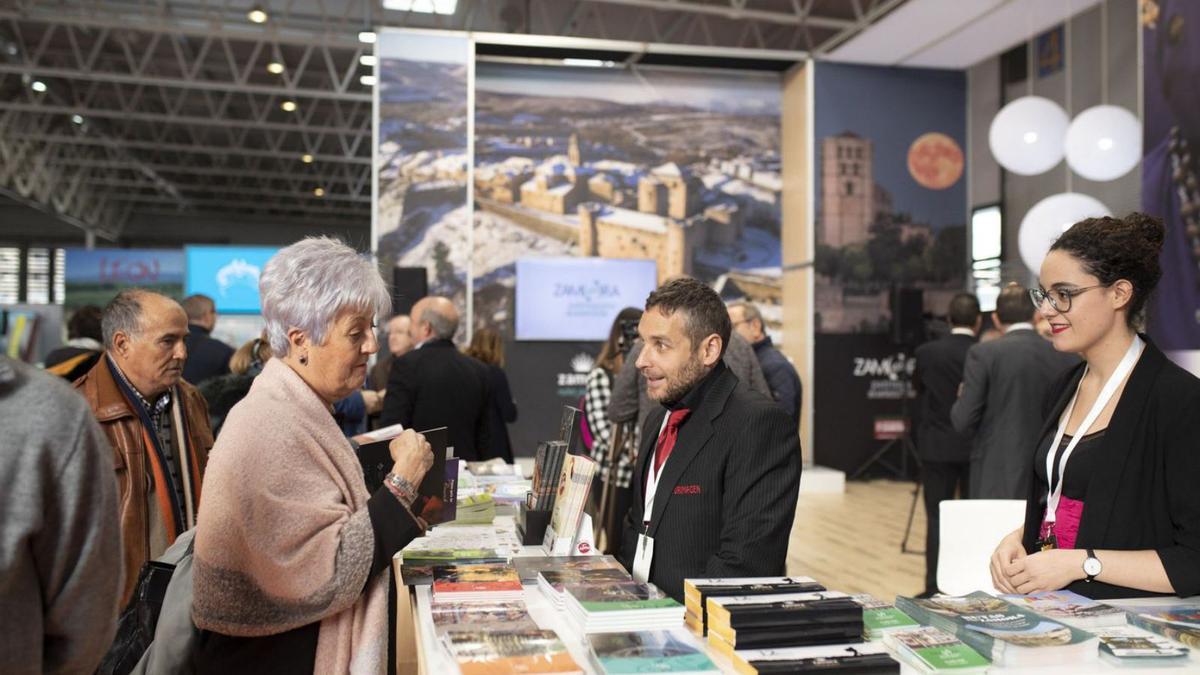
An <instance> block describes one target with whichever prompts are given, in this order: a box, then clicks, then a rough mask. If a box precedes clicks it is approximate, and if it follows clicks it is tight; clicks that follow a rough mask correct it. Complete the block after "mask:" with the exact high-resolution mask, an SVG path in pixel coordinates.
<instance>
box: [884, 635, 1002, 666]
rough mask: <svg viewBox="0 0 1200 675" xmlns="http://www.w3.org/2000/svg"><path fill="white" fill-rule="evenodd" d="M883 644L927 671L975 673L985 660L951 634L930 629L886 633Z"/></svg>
mask: <svg viewBox="0 0 1200 675" xmlns="http://www.w3.org/2000/svg"><path fill="white" fill-rule="evenodd" d="M884 643H885V644H891V645H892V646H893V647H894V648H896V650H897V651H899V652H903V653H907V654H909V655H911V656H912V657H915V658H916V659H917V660H919V661H920V662H921V664H922V665H924V666H925V667H927V668H928V669H930V670H935V671H936V670H951V671H953V670H977V669H982V668H986V667H987V666H988V665H989V661H988V660H987V659H986V658H984V657H982V656H980V655H979V654H978V653H977V652H976V651H975V650H973V649H971V648H970V647H968V646H967V645H965V644H963V643H962V642H961V641H960V640H959V639H958V638H956V637H954V636H953V635H951V634H949V633H947V632H945V631H943V630H941V629H938V628H933V627H923V628H916V629H913V630H900V631H894V632H891V633H888V634H887V636H886V637H884Z"/></svg>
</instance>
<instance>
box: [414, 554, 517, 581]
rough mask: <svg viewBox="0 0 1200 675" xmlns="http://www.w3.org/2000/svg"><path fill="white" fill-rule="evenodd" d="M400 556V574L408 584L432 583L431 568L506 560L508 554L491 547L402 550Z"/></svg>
mask: <svg viewBox="0 0 1200 675" xmlns="http://www.w3.org/2000/svg"><path fill="white" fill-rule="evenodd" d="M398 555H399V556H400V576H401V578H403V579H404V583H405V584H406V585H408V586H427V585H429V584H432V583H433V569H434V568H435V567H448V566H452V565H483V564H496V563H506V562H508V556H506V555H502V554H501V553H500V552H499V551H497V550H496V549H493V548H457V549H418V550H412V551H409V550H404V551H401V552H400V553H399V554H398Z"/></svg>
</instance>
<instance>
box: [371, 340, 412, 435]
mask: <svg viewBox="0 0 1200 675" xmlns="http://www.w3.org/2000/svg"><path fill="white" fill-rule="evenodd" d="M405 356H408V355H407V354H405ZM413 370H414V368H413V363H412V359H408V358H404V357H403V356H402V357H400V358H398V359H394V360H393V361H392V371H391V372H390V373H388V380H387V394H386V395H385V396H384V397H383V412H381V413H380V415H379V424H380V425H381V426H388V425H390V424H403V425H404V428H406V429H407V428H409V427H411V426H412V419H413V403H414V401H415V400H416V392H415V391H413V390H412V387H413V385H414V383H415V382H416V381H417V380H416V377H415V373H414V372H413Z"/></svg>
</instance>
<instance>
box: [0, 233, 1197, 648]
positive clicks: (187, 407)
mask: <svg viewBox="0 0 1200 675" xmlns="http://www.w3.org/2000/svg"><path fill="white" fill-rule="evenodd" d="M1162 241H1163V229H1162V225H1161V223H1159V222H1158V221H1156V220H1154V219H1151V218H1149V217H1146V216H1142V215H1140V214H1133V215H1131V216H1129V217H1127V218H1125V219H1116V218H1101V219H1090V220H1086V221H1082V222H1080V223H1077V224H1076V225H1075V226H1073V227H1072V228H1071V229H1070V230H1068V231H1067V232H1066V233H1064V234H1063V236H1062V237H1061V238H1060V239H1059V240H1058V241H1057V242H1056V243H1055V244H1054V246H1053V248H1052V249H1051V252H1050V254H1049V255H1048V256H1047V258H1046V261H1045V263H1044V264H1043V266H1042V269H1041V271H1040V279H1039V284H1038V285H1037V286H1031V287H1030V288H1025V287H1022V286H1020V285H1017V284H1011V285H1009V286H1007V287H1006V288H1004V289H1003V290H1002V292H1001V293H1000V295H999V297H998V299H997V303H996V310H995V312H994V313H993V314H992V316H991V318H990V321H988V322H985V321H984V318H983V314H982V313H981V311H980V307H979V302H978V300H977V299H976V298H975V297H974V296H973V295H970V294H966V293H963V294H959V295H957V296H956V297H954V298H953V300H952V301H951V303H950V305H949V307H948V312H947V315H948V322H949V324H950V327H951V330H950V333H949V334H948V335H946V336H945V337H942V338H940V339H938V340H936V341H933V342H930V343H927V344H925V345H923V346H921V347H920V348H919V349H918V350H917V351H916V355H915V359H916V370H915V372H914V376H913V380H914V385H915V388H916V391H917V392H918V393H919V396H920V405H919V421H918V423H917V425H916V430H915V435H916V440H917V448H918V454H919V457H920V459H921V481H922V485H923V488H924V490H925V507H926V511H927V517H928V523H929V525H928V529H927V532H928V535H927V536H928V541H927V558H926V562H927V578H926V587H927V588H926V594H932V593H933V592H935V591H936V577H935V573H936V568H937V562H938V549H939V542H938V529H939V528H938V516H937V514H938V506H939V504H940V502H942V501H944V500H946V499H953V498H955V497H959V498H1002V499H1025V500H1026V503H1027V517H1026V523H1025V525H1024V526H1023V527H1021V528H1019V529H1018V530H1016V531H1014V532H1013V533H1011V534H1010V535H1009V536H1008V537H1006V538H1005V539H1004V541H1003V542H1002V543H1001V544H1000V546H999V547H998V548H997V549H996V552H995V555H994V556H993V558H992V561H991V572H992V576H993V579H994V581H995V584H996V586H997V588H1000V589H1001V590H1005V591H1009V592H1020V593H1027V592H1031V591H1034V590H1054V589H1059V588H1064V587H1069V588H1071V589H1073V590H1077V591H1079V592H1081V593H1084V594H1091V595H1092V596H1093V597H1115V596H1118V595H1122V596H1129V595H1140V594H1178V595H1191V594H1195V593H1200V543H1197V542H1200V497H1197V496H1196V495H1197V493H1196V492H1195V490H1194V489H1193V487H1192V485H1191V483H1190V480H1191V478H1192V477H1194V476H1195V475H1197V473H1198V472H1200V455H1198V454H1197V453H1195V452H1194V451H1193V449H1194V444H1195V441H1196V439H1197V438H1200V418H1197V417H1196V415H1195V414H1194V411H1195V410H1196V409H1197V407H1198V406H1200V380H1197V379H1196V378H1195V377H1193V376H1191V375H1189V374H1187V373H1186V372H1185V371H1183V370H1182V369H1180V368H1179V367H1177V366H1175V365H1173V364H1171V363H1170V362H1169V361H1168V360H1167V359H1166V357H1165V356H1164V355H1163V354H1162V352H1160V351H1159V350H1158V349H1157V348H1156V347H1155V346H1154V344H1153V343H1152V342H1151V341H1150V340H1149V339H1148V338H1146V337H1145V336H1144V335H1141V334H1140V333H1139V330H1140V328H1141V326H1142V325H1143V311H1142V310H1143V308H1144V306H1145V304H1146V301H1147V298H1148V296H1149V295H1150V293H1151V292H1152V291H1153V290H1154V287H1155V285H1156V283H1157V281H1158V279H1159V276H1160V275H1161V272H1160V268H1159V263H1158V255H1159V251H1160V250H1161V247H1162ZM259 283H260V294H261V299H262V307H263V318H264V321H265V328H264V329H263V331H262V333H261V335H259V336H258V337H256V338H254V339H253V340H250V341H248V342H246V343H245V344H243V345H241V346H240V347H239V348H237V349H236V350H235V349H234V348H232V347H231V346H228V345H225V344H223V343H221V342H220V341H219V340H217V339H216V338H214V337H213V335H212V332H213V329H214V327H215V324H216V321H217V314H216V311H215V310H216V308H215V304H214V303H213V301H212V299H211V298H208V297H205V296H201V295H196V296H191V297H188V298H185V299H184V300H183V302H182V303H179V302H176V301H175V300H173V299H171V298H168V297H166V296H163V295H161V294H158V293H155V292H152V291H149V290H142V289H129V290H123V291H121V292H119V293H118V294H117V295H116V296H115V297H114V298H113V299H112V300H111V302H109V303H108V304H107V306H105V307H104V308H103V309H100V308H97V307H83V308H80V309H78V310H77V311H76V312H75V314H74V315H73V316H72V317H71V320H70V322H69V324H68V338H69V339H68V342H67V343H66V344H65V345H64V346H63V347H62V348H61V349H58V350H56V351H55V352H53V353H51V354H50V355H49V357H48V358H47V361H46V366H47V368H46V370H47V371H48V372H49V373H50V374H46V373H40V372H38V371H37V370H36V369H34V368H32V367H30V366H28V365H26V364H22V363H17V362H15V361H12V360H10V359H7V358H4V357H0V414H3V415H4V418H5V419H6V429H5V431H6V434H7V435H8V437H9V439H10V440H15V442H16V446H15V447H17V448H21V449H22V451H21V452H17V453H3V454H0V475H2V476H5V480H6V485H7V486H8V488H7V489H5V490H0V508H3V509H4V511H3V512H4V513H5V519H4V523H3V527H0V554H3V555H2V556H0V564H2V565H3V571H4V583H3V584H2V585H0V597H2V598H3V600H4V606H5V608H6V610H7V611H6V612H5V613H4V615H3V616H0V634H3V635H4V636H5V637H4V640H3V644H4V645H5V650H4V651H5V653H4V654H0V670H6V669H7V666H8V665H10V664H15V665H19V666H21V668H17V670H18V671H21V670H22V668H24V667H26V666H28V665H29V664H35V665H34V666H33V669H34V670H38V671H40V670H43V669H44V670H46V671H65V672H89V671H91V670H92V669H93V668H95V666H96V664H97V663H98V662H99V660H100V658H101V657H102V656H103V655H104V654H105V652H106V650H108V649H109V646H110V643H111V640H112V636H113V633H114V631H115V630H116V622H117V617H118V610H119V609H120V608H122V607H126V606H128V605H129V604H130V601H131V600H134V599H135V598H134V595H135V589H136V588H138V586H139V584H141V583H142V581H143V578H142V577H141V576H139V572H140V571H142V570H143V569H144V567H143V566H144V565H145V564H146V563H147V562H149V561H153V560H155V559H157V558H159V557H160V556H163V555H164V553H166V552H168V551H169V550H170V551H176V552H178V551H185V555H187V556H191V560H192V561H193V562H192V565H191V567H189V568H188V569H189V570H191V571H190V572H189V573H190V574H193V575H194V582H193V586H192V589H194V594H193V595H192V596H191V597H192V600H191V602H192V603H193V604H192V605H191V607H192V610H191V620H192V621H194V627H195V628H196V629H197V632H196V634H195V635H194V636H193V637H192V642H191V643H189V645H188V646H189V648H188V649H187V650H177V651H185V652H186V659H187V663H186V664H182V665H181V666H180V667H183V665H186V666H187V667H189V668H191V669H193V670H194V671H195V672H245V671H250V670H254V669H257V668H258V667H259V665H260V664H264V663H269V664H272V668H273V669H274V670H272V671H271V672H346V671H347V670H348V669H350V667H351V664H354V669H355V670H362V671H363V672H378V671H382V669H383V664H384V660H385V658H386V656H387V611H388V610H387V592H386V583H385V577H386V570H387V569H388V567H389V564H390V561H391V558H392V555H393V554H394V553H396V552H397V551H399V550H400V549H402V548H403V547H404V546H405V545H407V544H408V543H409V542H410V541H411V540H412V539H414V538H415V537H417V536H420V535H421V534H422V533H423V531H424V529H425V527H426V523H425V522H424V521H423V520H422V519H421V518H420V517H419V516H418V515H415V514H414V512H413V511H412V504H413V500H414V498H415V495H416V486H417V485H419V483H420V482H421V479H422V478H423V476H424V475H425V472H426V471H428V469H429V468H430V466H431V465H432V463H433V457H432V450H431V448H430V445H429V443H428V442H426V441H425V439H424V438H423V436H421V435H420V434H419V433H416V431H417V430H422V429H432V428H436V427H442V426H445V427H448V439H449V445H450V446H451V447H452V448H453V454H454V456H455V457H458V458H461V459H464V460H468V461H476V460H488V459H493V458H497V459H500V460H503V461H505V462H512V461H513V460H514V455H517V454H521V455H528V454H529V453H530V451H531V449H529V448H523V449H518V448H514V447H513V444H512V441H511V439H510V436H509V433H508V428H507V425H508V424H511V423H513V422H515V421H516V419H517V410H518V407H517V402H516V400H515V399H514V396H513V393H512V389H511V387H510V385H509V382H508V378H507V376H506V374H505V371H504V366H505V358H504V339H503V336H502V335H501V334H500V333H499V332H498V331H496V330H494V329H492V328H487V327H484V328H481V329H478V330H475V331H473V335H472V338H471V341H470V344H469V345H468V346H467V347H466V348H465V349H460V348H459V347H458V346H457V345H456V344H455V338H456V335H460V334H461V332H463V331H462V328H463V327H462V326H461V320H460V314H459V310H458V308H457V307H456V306H455V304H454V302H453V301H451V300H450V299H448V298H445V297H438V296H429V297H425V298H420V299H418V300H417V301H416V302H415V303H414V304H413V305H412V307H411V310H410V311H408V312H407V313H401V314H397V315H395V316H392V317H391V318H390V319H388V320H387V321H386V322H385V323H384V329H383V332H382V335H380V334H378V333H377V332H376V326H375V324H374V322H375V320H376V319H377V318H378V317H380V316H387V315H388V314H389V308H390V305H391V298H390V297H389V292H388V289H387V288H386V286H385V284H384V282H383V280H382V278H381V277H380V275H379V273H378V271H377V270H376V269H375V267H374V264H373V263H371V262H369V261H367V260H365V259H363V258H362V257H360V256H359V255H358V253H356V252H355V251H354V250H353V249H351V248H349V247H348V246H346V245H345V244H343V243H340V242H338V241H335V240H332V239H328V238H309V239H305V240H303V241H301V242H299V243H297V244H294V245H292V246H289V247H287V248H285V249H282V250H281V251H280V252H279V253H278V254H277V255H276V256H275V257H273V258H272V259H271V260H270V261H269V262H268V263H267V265H266V267H265V268H264V270H263V273H262V275H261V278H260V282H259ZM1030 300H1032V302H1030ZM985 323H988V324H990V328H991V329H992V332H993V333H994V334H995V336H994V337H993V338H990V339H986V340H985V339H983V334H982V333H983V329H984V326H985ZM381 345H385V348H384V349H382V350H381V349H380V347H381ZM372 359H374V363H373V365H372ZM55 376H57V377H55ZM802 391H803V386H802V383H801V381H800V378H799V376H798V375H797V372H796V370H795V368H794V367H793V366H792V364H791V363H790V362H789V360H788V359H787V358H786V357H785V356H784V355H782V354H781V353H780V352H779V351H778V350H776V349H775V348H774V346H773V342H772V339H771V337H770V336H769V335H768V330H767V326H766V322H765V321H764V318H763V314H762V312H761V310H760V309H759V308H758V307H756V306H755V305H753V304H751V303H748V302H737V303H734V304H731V305H729V306H726V305H725V304H724V303H723V302H722V301H721V299H720V297H719V296H718V295H717V294H716V293H715V292H714V291H713V290H712V289H711V288H709V287H708V286H707V285H705V284H703V283H701V282H699V281H696V280H694V279H690V278H686V277H683V278H678V279H673V280H670V281H668V282H666V283H665V284H663V285H662V286H661V287H660V288H659V289H657V290H656V291H654V292H653V293H652V294H651V295H650V297H649V298H648V299H647V303H646V307H645V308H644V309H638V308H626V309H624V310H622V311H621V312H620V313H619V314H618V315H617V317H616V318H615V319H614V321H613V323H612V326H611V330H610V331H609V335H608V338H607V340H606V341H605V342H604V343H603V345H602V346H601V347H600V351H599V355H598V358H597V359H596V362H595V367H594V368H593V369H592V370H591V372H590V373H588V376H587V385H586V393H585V395H584V396H583V399H582V407H583V412H584V415H583V418H584V421H583V428H584V434H583V435H584V438H585V445H586V449H587V452H588V453H590V454H591V456H592V457H593V458H594V459H595V460H596V461H597V462H598V463H599V472H598V473H599V478H598V486H599V487H600V490H599V491H598V492H599V493H600V494H602V495H603V502H604V503H606V504H607V507H606V511H607V513H608V514H609V516H610V517H609V518H608V519H607V520H606V521H605V522H604V523H603V529H604V532H605V537H606V539H607V542H608V547H609V548H610V550H612V551H614V552H615V553H617V554H618V556H619V558H620V559H621V561H622V562H623V563H624V564H625V565H626V566H627V567H628V568H629V569H630V570H631V572H632V573H633V574H634V576H635V578H639V579H640V580H643V581H653V582H654V583H656V584H658V585H659V586H660V587H662V588H663V589H664V590H665V591H667V592H668V593H669V594H671V595H672V596H679V595H680V593H681V592H682V591H681V588H682V586H681V585H682V581H683V579H684V578H686V577H687V576H689V575H690V576H697V575H699V574H701V573H703V574H704V575H705V576H762V575H774V574H782V573H784V556H785V554H786V549H787V540H788V532H789V530H790V528H791V523H792V518H793V517H794V511H795V503H796V496H797V492H798V486H799V477H800V471H801V458H800V448H799V440H798V438H799V435H798V426H797V425H798V422H799V418H800V413H801V410H802V407H803V395H802ZM47 412H52V413H53V415H54V420H53V423H45V421H44V415H45V413H47ZM9 419H12V420H15V421H16V423H15V424H11V425H9V424H8V423H7V420H9ZM394 424H400V425H403V427H404V428H405V429H406V431H405V432H404V433H403V434H400V435H399V436H398V437H396V438H394V439H393V440H392V441H391V442H390V446H389V447H390V452H391V456H392V459H393V461H394V466H393V467H392V471H391V472H390V473H389V474H388V475H387V478H385V479H384V481H383V484H382V485H365V484H364V483H365V482H364V480H363V472H362V468H361V466H360V465H359V463H358V461H357V457H356V455H355V452H354V450H355V445H354V444H353V442H352V441H348V440H347V439H348V438H353V437H355V436H356V435H358V434H361V433H362V432H363V431H364V430H366V429H367V428H369V427H384V426H388V425H394ZM702 448H707V450H706V452H707V453H708V454H706V455H705V460H704V461H703V462H690V460H691V458H693V457H695V456H696V453H698V452H700V450H701V449H702ZM740 448H747V449H748V450H747V451H752V452H753V453H754V455H753V456H754V458H755V459H754V461H752V462H748V461H744V458H742V457H741V456H740V455H739V454H738V453H739V449H740ZM673 454H674V456H675V457H679V458H680V459H677V460H676V461H674V462H672V463H667V462H666V460H667V458H668V457H669V456H672V455H673ZM1068 460H1070V462H1069V463H1068ZM660 481H666V483H665V485H670V486H673V487H672V489H671V490H670V491H665V490H666V488H664V491H660V490H657V486H658V484H659V482H660ZM672 494H673V495H677V496H679V495H682V497H679V498H669V495H672ZM1085 503H1086V504H1087V506H1088V510H1087V511H1086V512H1085V511H1084V510H1083V505H1084V504H1085ZM198 514H202V517H198ZM664 518H669V519H670V522H673V523H675V526H674V527H670V528H660V527H659V525H660V524H661V522H662V521H663V519H664ZM681 523H686V525H684V526H680V524H681ZM647 540H649V541H651V542H653V541H654V540H657V544H656V546H657V547H658V549H657V550H658V552H657V553H655V554H653V555H654V556H655V558H654V559H655V563H654V565H653V566H651V565H650V563H649V561H647V560H646V559H645V558H644V557H643V554H644V551H645V550H646V542H647ZM653 546H654V545H653V544H652V545H651V550H653ZM14 551H15V552H16V553H14ZM192 589H189V592H191V590H192ZM27 617H39V618H40V620H39V621H30V620H27V619H26V618H27ZM185 619H186V617H185ZM187 625H188V626H189V627H191V626H192V624H191V623H188V624H187ZM35 633H36V635H35ZM176 657H178V658H184V657H179V656H178V654H176ZM164 658H165V657H164ZM259 672H267V671H259Z"/></svg>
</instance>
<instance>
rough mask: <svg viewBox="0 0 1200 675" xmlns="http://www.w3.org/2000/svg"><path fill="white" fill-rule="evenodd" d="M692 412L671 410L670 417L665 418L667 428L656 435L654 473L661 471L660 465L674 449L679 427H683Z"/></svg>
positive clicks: (685, 409) (683, 409)
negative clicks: (656, 445)
mask: <svg viewBox="0 0 1200 675" xmlns="http://www.w3.org/2000/svg"><path fill="white" fill-rule="evenodd" d="M690 414H692V411H691V410H689V409H687V408H681V409H679V410H672V411H671V416H670V417H668V418H667V427H666V428H665V429H663V432H662V433H661V434H659V435H658V447H657V448H655V450H654V472H655V473H659V472H661V471H662V465H663V464H664V463H666V461H667V457H670V456H671V451H672V450H674V449H675V440H676V439H677V438H679V427H681V426H683V422H684V420H686V419H687V418H688V415H690Z"/></svg>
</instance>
